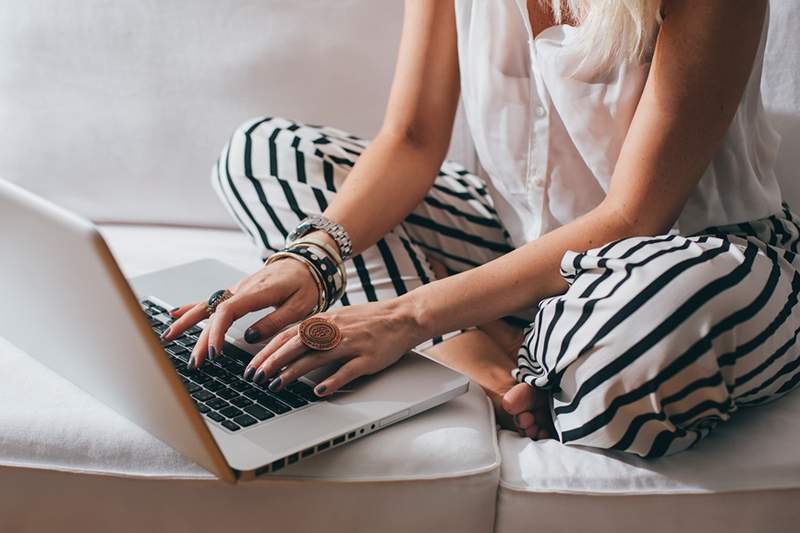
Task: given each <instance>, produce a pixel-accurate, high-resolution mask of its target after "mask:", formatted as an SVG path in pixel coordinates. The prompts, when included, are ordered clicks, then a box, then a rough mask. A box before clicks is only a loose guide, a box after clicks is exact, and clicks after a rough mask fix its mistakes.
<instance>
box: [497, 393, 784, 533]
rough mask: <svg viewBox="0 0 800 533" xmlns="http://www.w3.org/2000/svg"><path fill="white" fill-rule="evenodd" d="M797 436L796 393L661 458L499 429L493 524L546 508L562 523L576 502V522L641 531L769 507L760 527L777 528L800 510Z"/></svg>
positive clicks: (738, 521)
mask: <svg viewBox="0 0 800 533" xmlns="http://www.w3.org/2000/svg"><path fill="white" fill-rule="evenodd" d="M798 442H800V393H793V394H790V395H788V396H787V397H784V398H782V399H780V400H778V401H776V402H774V403H771V404H768V405H764V406H761V407H759V408H754V409H746V410H743V411H740V412H739V413H737V415H736V416H734V417H733V419H732V420H731V421H729V422H727V423H725V424H722V425H721V426H720V427H719V428H718V429H717V430H715V431H714V432H713V433H712V434H711V435H710V436H709V437H708V438H707V439H706V440H705V441H703V442H701V443H699V444H698V445H697V446H695V447H694V448H692V449H690V450H688V451H686V452H683V453H681V454H678V455H675V456H671V457H665V458H662V459H658V460H646V459H641V458H639V457H635V456H631V455H626V454H623V453H618V452H602V451H597V450H591V449H588V448H581V447H572V446H563V445H561V444H560V443H557V442H555V441H552V440H551V441H542V442H532V441H529V440H526V439H521V438H519V437H518V436H517V435H516V434H515V433H510V432H507V431H501V432H500V449H501V453H502V457H503V466H502V470H501V480H500V487H501V488H500V496H499V501H498V509H497V513H498V519H497V524H498V529H497V531H498V532H504V533H505V532H516V531H519V529H516V528H518V527H519V526H520V524H523V523H524V520H525V518H526V517H531V516H539V514H538V513H539V512H541V511H542V510H543V509H548V512H547V513H546V517H544V518H541V520H540V522H539V523H540V525H541V526H542V527H544V530H546V531H558V530H560V529H558V528H559V527H563V526H564V524H563V523H561V524H560V525H559V524H558V522H559V521H563V517H559V516H558V513H557V512H554V511H553V507H555V508H568V509H570V520H571V522H570V523H569V524H570V527H571V528H574V529H571V530H574V531H579V530H581V529H582V528H581V526H582V525H585V526H586V527H587V528H591V530H593V531H606V530H608V531H614V532H615V533H620V532H626V531H639V530H640V529H638V527H640V526H641V524H643V523H647V524H648V531H649V532H650V533H655V532H660V531H662V530H663V531H674V526H675V519H676V517H675V514H676V513H679V514H680V515H681V518H680V520H682V521H684V522H685V523H686V524H689V525H691V526H692V528H693V530H703V526H704V525H708V526H709V527H711V528H712V530H715V529H716V527H718V525H715V524H714V522H715V521H716V520H717V519H718V517H719V516H720V515H721V514H724V515H727V518H726V521H725V524H726V528H727V529H726V531H727V532H730V531H743V532H744V531H755V530H756V529H749V528H750V527H751V526H752V525H753V524H754V523H756V521H758V520H761V519H763V518H764V517H765V516H767V515H769V516H770V520H771V521H770V523H769V525H766V524H763V525H761V527H759V528H758V530H760V531H781V529H780V527H782V526H787V525H788V524H790V523H792V522H791V521H790V520H794V521H796V520H798V519H800V509H799V508H798V507H797V506H796V505H787V502H788V501H790V500H791V498H800V447H798V446H797V443H798ZM588 496H594V497H588ZM597 496H604V497H605V498H598V497H597ZM633 496H636V499H635V500H631V499H630V497H633ZM634 502H636V503H637V504H636V505H633V503H634ZM597 508H602V509H603V512H602V516H600V517H598V516H597V513H596V511H597ZM624 524H629V526H625V525H624ZM637 525H638V527H635V526H637ZM548 526H552V527H554V528H556V529H548ZM773 527H774V528H773ZM606 528H608V529H606Z"/></svg>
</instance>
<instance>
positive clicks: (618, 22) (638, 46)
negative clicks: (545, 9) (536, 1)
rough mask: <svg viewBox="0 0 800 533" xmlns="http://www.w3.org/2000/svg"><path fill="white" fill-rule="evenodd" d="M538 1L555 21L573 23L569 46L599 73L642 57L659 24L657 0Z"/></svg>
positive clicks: (659, 0)
mask: <svg viewBox="0 0 800 533" xmlns="http://www.w3.org/2000/svg"><path fill="white" fill-rule="evenodd" d="M542 2H544V3H545V4H547V3H550V4H551V5H552V9H553V14H554V15H555V19H556V22H557V23H559V24H560V23H562V22H564V21H565V19H566V18H567V17H568V18H569V19H570V20H574V21H575V22H577V32H576V39H575V41H574V42H572V43H570V46H571V47H572V49H573V50H574V51H575V53H576V54H577V55H578V56H579V57H581V58H582V64H586V65H589V66H591V68H592V70H595V71H600V72H607V71H609V70H610V69H611V68H613V67H614V65H616V64H618V63H620V62H637V61H642V60H644V59H646V58H647V57H648V56H649V54H650V53H651V52H652V46H653V44H654V42H655V36H656V34H657V32H658V27H659V24H660V23H661V0H542ZM565 8H566V10H567V11H568V12H567V13H565ZM565 15H566V16H565Z"/></svg>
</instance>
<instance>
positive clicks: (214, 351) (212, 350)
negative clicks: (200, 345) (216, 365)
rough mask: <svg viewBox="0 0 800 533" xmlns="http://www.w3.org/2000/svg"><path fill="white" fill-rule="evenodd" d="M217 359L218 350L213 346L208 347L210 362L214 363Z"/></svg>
mask: <svg viewBox="0 0 800 533" xmlns="http://www.w3.org/2000/svg"><path fill="white" fill-rule="evenodd" d="M216 358H217V349H216V348H214V347H213V346H209V347H208V360H209V361H213V360H214V359H216Z"/></svg>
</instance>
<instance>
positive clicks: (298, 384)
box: [286, 381, 322, 402]
mask: <svg viewBox="0 0 800 533" xmlns="http://www.w3.org/2000/svg"><path fill="white" fill-rule="evenodd" d="M286 388H287V389H288V390H290V391H292V392H293V393H294V394H296V395H297V396H299V397H301V398H303V399H304V400H305V401H307V402H318V401H320V400H321V399H322V398H320V397H319V396H317V395H316V394H314V389H312V388H311V387H310V386H309V385H306V384H305V383H303V382H302V381H295V382H294V383H290V384H289V385H287V386H286Z"/></svg>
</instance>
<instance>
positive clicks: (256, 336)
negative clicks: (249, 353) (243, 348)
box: [244, 328, 261, 344]
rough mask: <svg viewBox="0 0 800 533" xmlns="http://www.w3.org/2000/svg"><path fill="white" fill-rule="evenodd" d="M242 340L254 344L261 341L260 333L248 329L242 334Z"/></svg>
mask: <svg viewBox="0 0 800 533" xmlns="http://www.w3.org/2000/svg"><path fill="white" fill-rule="evenodd" d="M244 340H245V342H249V343H250V344H253V343H254V342H258V341H260V340H261V333H259V332H258V330H255V329H253V328H248V329H247V331H245V332H244Z"/></svg>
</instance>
